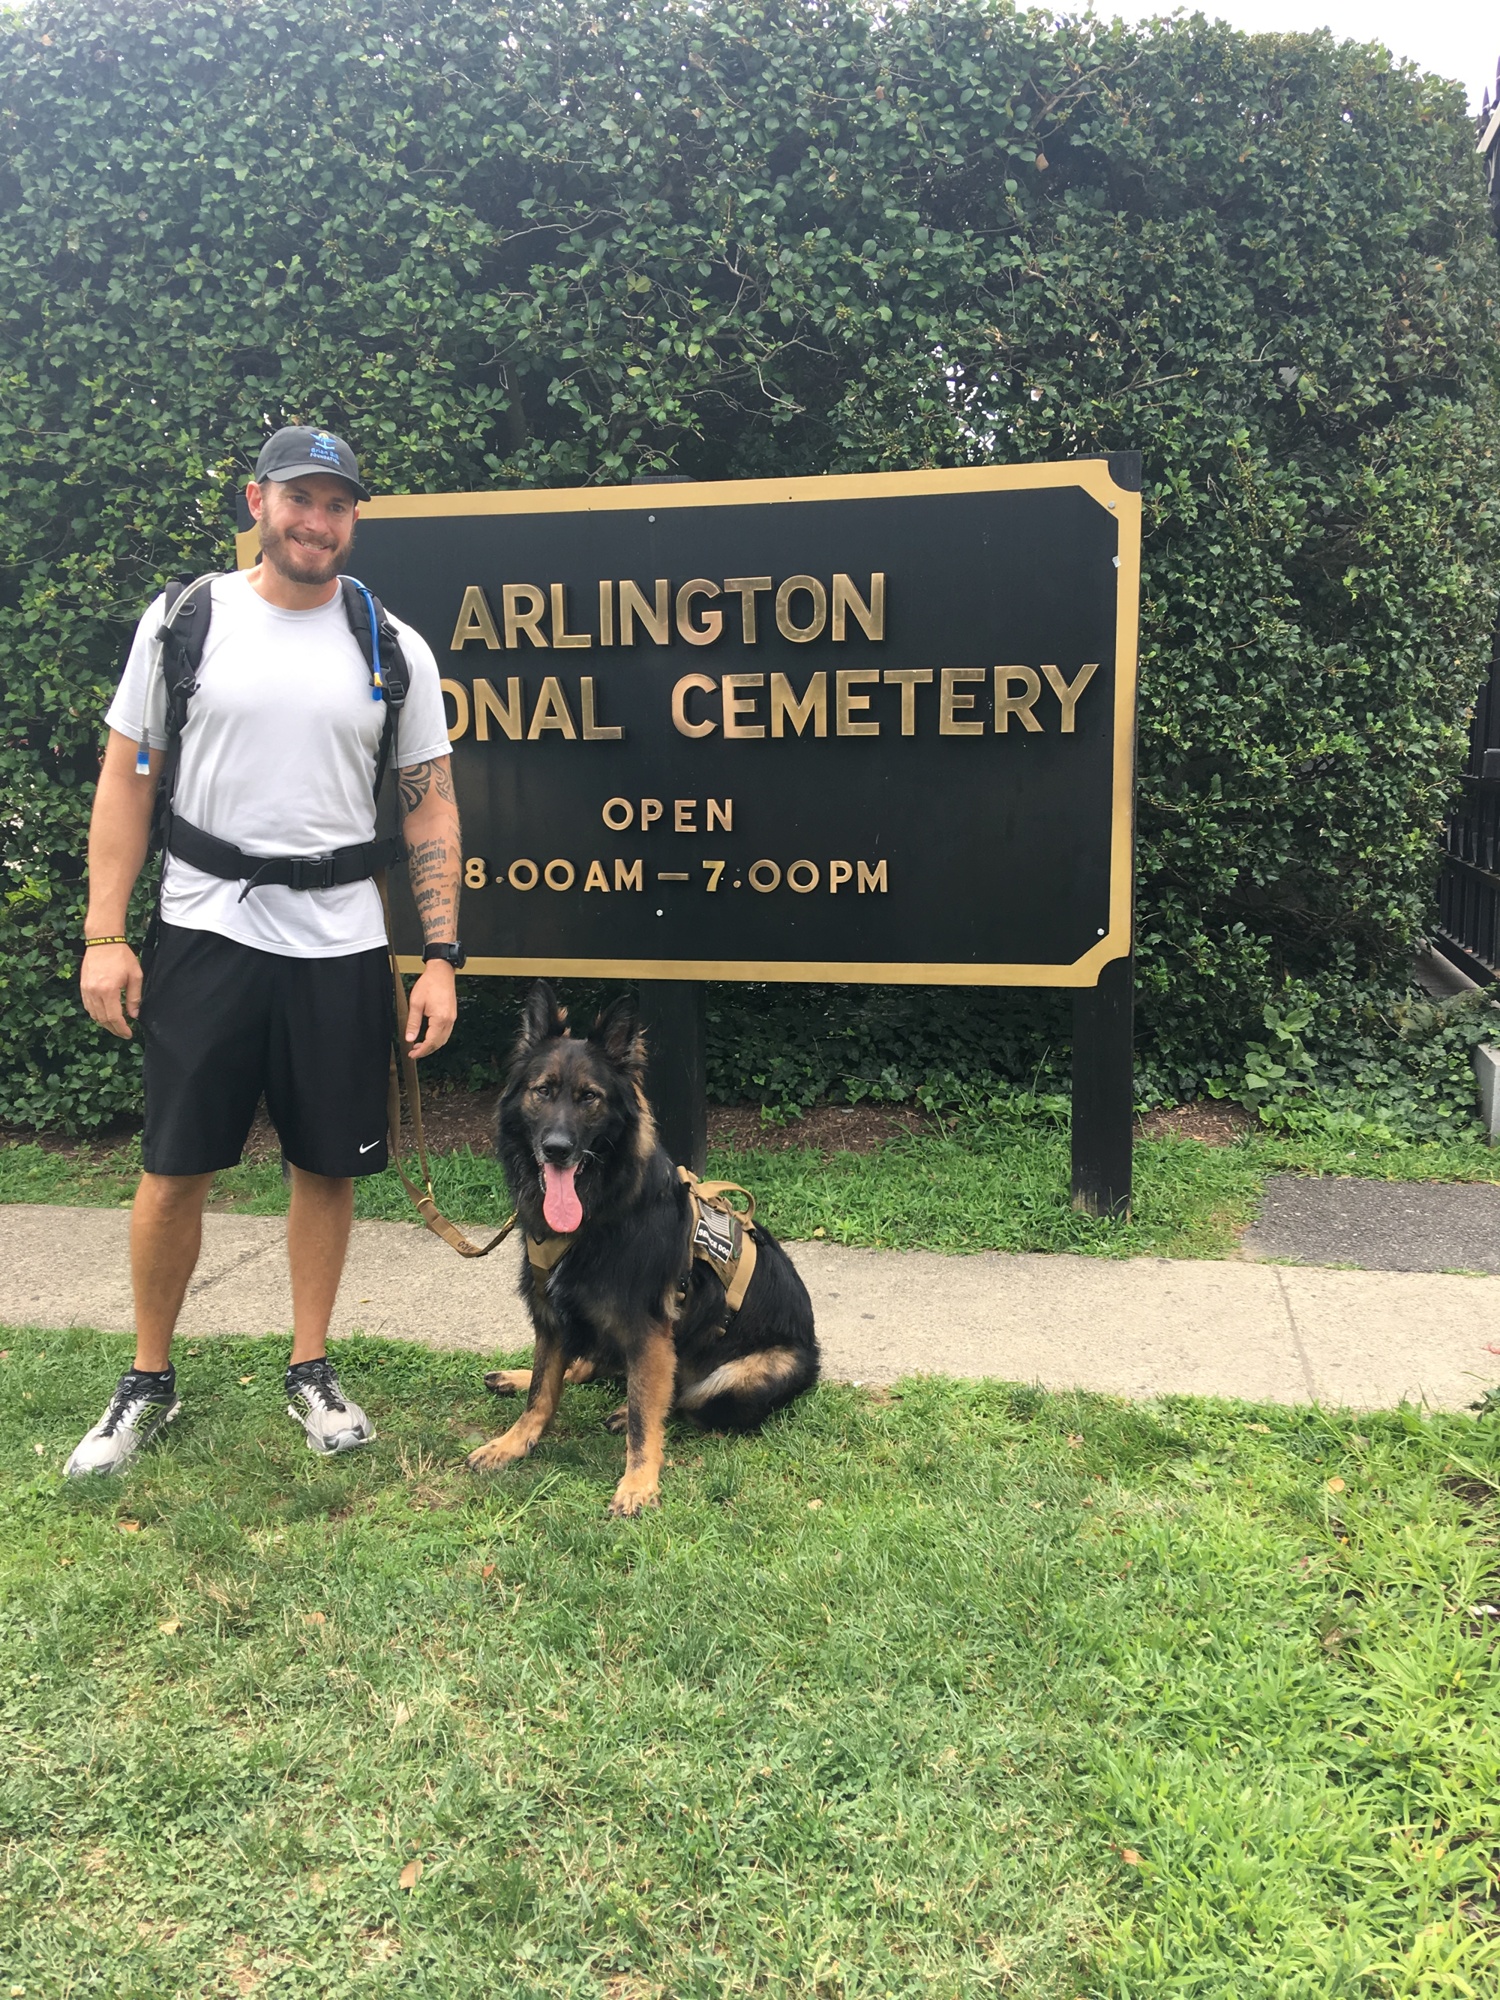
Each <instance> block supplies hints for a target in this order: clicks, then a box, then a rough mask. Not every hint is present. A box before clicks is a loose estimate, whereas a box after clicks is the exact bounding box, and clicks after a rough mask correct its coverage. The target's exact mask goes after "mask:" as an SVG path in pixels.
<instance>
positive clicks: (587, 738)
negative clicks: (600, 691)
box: [578, 674, 625, 743]
mask: <svg viewBox="0 0 1500 2000" xmlns="http://www.w3.org/2000/svg"><path fill="white" fill-rule="evenodd" d="M578 706H579V708H580V709H581V710H582V711H583V740H584V742H585V743H618V742H619V740H620V738H621V737H622V736H623V735H624V734H625V731H624V730H623V729H622V728H621V727H620V725H619V723H618V722H609V723H604V722H600V721H599V719H598V718H597V716H596V715H595V713H594V676H593V675H592V674H581V675H580V676H579V680H578Z"/></svg>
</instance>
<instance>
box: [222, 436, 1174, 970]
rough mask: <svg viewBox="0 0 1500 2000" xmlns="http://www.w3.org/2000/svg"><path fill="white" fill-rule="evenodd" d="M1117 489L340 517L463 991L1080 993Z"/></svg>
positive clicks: (1133, 481) (375, 512) (995, 479)
mask: <svg viewBox="0 0 1500 2000" xmlns="http://www.w3.org/2000/svg"><path fill="white" fill-rule="evenodd" d="M1136 464H1137V461H1136V460H1135V459H1134V457H1133V456H1132V455H1129V454H1122V455H1119V456H1117V457H1116V458H1115V459H1114V460H1112V461H1106V460H1103V459H1091V460H1081V461H1077V462H1074V463H1070V464H1063V465H1036V466H1004V467H984V468H978V469H967V470H956V471H937V472H916V473H889V474H887V473H878V474H869V475H858V476H851V477H836V478H824V479H796V480H779V479H778V480H771V479H766V480H747V481H738V482H724V483H720V484H704V485H695V484H687V483H682V484H666V485H644V486H630V487H598V488H596V487H584V488H575V489H571V490H566V491H555V490H551V491H536V490H528V491H521V492H507V493H471V494H432V495H408V496H404V497H396V498H388V499H377V500H375V501H372V502H369V503H367V504H366V505H365V506H364V507H363V508H362V510H361V516H360V525H359V533H358V540H357V544H356V555H355V568H356V570H357V573H358V574H359V575H360V576H361V577H362V578H363V579H364V581H365V582H366V583H368V584H369V586H370V587H371V588H372V589H373V590H374V591H376V592H377V594H378V595H379V596H380V597H381V598H383V599H384V601H385V602H386V604H387V605H388V606H389V607H390V608H391V610H393V611H394V612H396V613H397V614H398V615H399V616H400V617H402V618H404V619H405V620H407V621H408V623H410V624H412V625H415V626H416V627H417V629H418V630H419V631H421V632H422V633H423V635H424V636H425V637H426V639H427V640H428V643H429V644H430V645H431V646H432V649H433V651H434V653H435V654H436V656H437V659H438V663H439V670H440V672H441V673H442V675H443V685H444V692H445V695H446V699H447V706H448V718H449V734H450V737H451V740H452V751H453V770H454V779H455V787H456V790H457V794H458V800H459V806H460V810H461V812H462V815H463V826H464V852H465V863H464V884H465V890H464V898H463V917H462V929H463V936H464V941H465V946H466V948H467V950H468V952H469V969H470V970H471V971H479V972H491V973H505V974H549V975H553V976H563V977H566V976H569V975H574V976H578V975H590V976H597V977H610V978H645V979H694V980H699V979H763V980H830V981H872V982H877V981H878V982H885V983H921V984H927V983H949V984H957V985H970V984H972V985H1024V986H1071V987H1091V986H1093V985H1094V984H1095V982H1096V981H1097V980H1098V978H1099V975H1100V972H1101V969H1102V968H1103V967H1104V966H1106V965H1108V964H1110V963H1111V962H1113V961H1115V960H1119V959H1123V958H1126V957H1127V956H1128V955H1129V953H1130V950H1131V843H1132V809H1131V791H1132V774H1133V749H1134V730H1135V690H1136V623H1137V601H1138V587H1139V574H1140V494H1139V491H1138V487H1139V476H1138V472H1136ZM253 549H254V543H253V539H252V538H251V537H246V538H245V545H244V547H243V548H242V558H243V559H250V560H253ZM397 909H398V918H397V921H398V925H399V933H398V941H399V943H400V944H401V946H402V947H403V949H404V950H407V951H410V952H413V953H414V952H415V951H416V950H417V948H418V929H417V925H416V920H415V916H414V914H413V912H412V910H411V907H410V903H409V901H408V900H407V899H406V898H405V896H404V892H403V893H402V895H401V897H400V900H399V901H398V905H397Z"/></svg>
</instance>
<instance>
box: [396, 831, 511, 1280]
mask: <svg viewBox="0 0 1500 2000" xmlns="http://www.w3.org/2000/svg"><path fill="white" fill-rule="evenodd" d="M375 884H376V887H377V888H378V889H379V891H380V907H381V909H382V911H383V912H384V914H385V941H386V949H387V951H388V953H389V955H390V961H391V988H392V992H393V994H394V996H395V1003H396V1005H395V1023H396V1028H395V1034H394V1036H393V1037H392V1042H391V1075H390V1083H389V1086H388V1088H387V1091H386V1120H387V1123H388V1124H389V1126H390V1141H389V1144H390V1155H391V1165H392V1166H393V1167H394V1168H395V1169H396V1173H397V1176H398V1177H399V1179H400V1182H401V1185H402V1187H404V1188H405V1189H406V1192H407V1196H408V1198H409V1200H410V1201H411V1204H412V1206H413V1208H415V1209H416V1211H417V1213H418V1215H420V1216H421V1218H422V1220H423V1222H424V1223H425V1224H426V1225H427V1227H428V1228H429V1229H430V1230H431V1231H432V1233H433V1235H434V1236H441V1237H442V1239H443V1241H444V1242H445V1243H446V1244H447V1245H448V1248H449V1249H450V1250H456V1251H457V1252H458V1254H459V1256H460V1257H488V1256H489V1254H490V1252H491V1251H492V1250H498V1249H499V1247H500V1245H501V1244H502V1243H503V1242H504V1241H505V1239H506V1237H507V1236H509V1235H510V1233H511V1231H512V1230H513V1229H514V1228H515V1226H516V1217H515V1212H514V1211H512V1212H511V1214H510V1216H509V1217H508V1218H507V1219H506V1221H504V1222H503V1223H502V1224H501V1225H500V1227H499V1228H498V1229H497V1230H496V1231H495V1234H494V1235H493V1236H492V1237H491V1238H490V1240H489V1242H488V1243H476V1242H475V1241H474V1240H473V1238H472V1237H470V1236H466V1235H465V1234H464V1232H463V1231H462V1230H461V1229H460V1228H459V1226H458V1224H457V1223H456V1222H450V1221H449V1220H448V1218H447V1216H446V1215H444V1214H443V1212H442V1210H441V1209H440V1208H439V1207H438V1205H437V1196H436V1195H435V1194H434V1193H433V1191H432V1168H431V1166H430V1165H429V1164H428V1159H427V1139H426V1135H425V1133H424V1132H423V1130H422V1085H421V1081H420V1079H419V1077H418V1075H417V1065H416V1063H415V1062H414V1061H413V1059H412V1055H411V1052H410V1050H409V1049H408V1048H407V1046H406V1022H407V1016H408V1012H409V1010H408V1008H407V1004H406V986H405V983H404V981H403V980H402V977H401V973H400V970H399V968H398V967H397V964H396V948H395V946H394V945H393V944H392V943H391V899H390V893H389V890H388V888H387V886H386V877H385V871H384V870H383V869H382V870H381V872H380V873H379V874H378V875H377V876H376V877H375ZM403 1098H404V1099H405V1102H406V1105H407V1106H409V1107H410V1114H411V1131H412V1142H413V1144H414V1146H415V1148H416V1154H417V1170H418V1172H419V1173H420V1174H421V1176H422V1185H421V1187H420V1188H419V1187H417V1186H416V1184H415V1183H414V1182H413V1181H412V1179H411V1177H410V1175H409V1174H408V1173H407V1171H406V1169H405V1167H403V1166H402V1164H401V1130H402V1100H403Z"/></svg>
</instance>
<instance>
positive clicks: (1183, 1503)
mask: <svg viewBox="0 0 1500 2000" xmlns="http://www.w3.org/2000/svg"><path fill="white" fill-rule="evenodd" d="M3 1347H4V1354H3V1359H0V1430H3V1444H0V1504H3V1511H4V1516H5V1520H4V1535H3V1541H0V1565H3V1574H4V1587H3V1597H0V1653H3V1663H0V1703H3V1728H4V1736H5V1742H4V1752H5V1754H4V1756H3V1758H0V1839H3V1849H0V1867H3V1888H0V1967H3V1972H0V1979H3V1980H4V1981H5V1983H6V1984H8V1985H9V1988H10V1991H11V1992H12V1993H13V1994H16V1995H25V1996H29V2000H38V1996H43V1995H46V1996H49V2000H50V1996H59V2000H61V1996H68V2000H72V1996H83V1995H89V1996H95V1995H97V1996H109V2000H126V1996H129V2000H163V1996H199V1995H203V1996H208V1995H213V1996H219V1995H225V1996H230V1995H246V1994H262V1995H265V1996H267V2000H272V1996H294V1995H295V1996H321V1995H328V1996H339V2000H344V1996H359V2000H364V1996H383V1995H397V1994H400V1995H403V1996H405V1995H429V1996H433V2000H467V1996H471V1995H472V1996H475V2000H478V1996H481V1995H483V1996H495V1995H501V1996H506V2000H510V1996H516V2000H533V1996H536V2000H542V1996H547V2000H551V1996H570V2000H571V1996H579V2000H647V1996H660V2000H696V1996H702V1997H703V2000H710V1996H712V2000H720V1996H737V1995H764V1996H784V2000H805V1996H820V1997H822V2000H835V1996H836V2000H875V1997H876V1996H888V1995H890V1996H903V2000H905V1996H911V2000H918V1996H921V2000H930V1996H939V2000H970V1996H975V1995H995V1996H1012V1995H1015V1996H1033V1997H1034V2000H1043V1996H1045V2000H1075V1996H1081V1995H1084V1996H1088V2000H1161V1996H1178V1995H1181V1996H1187V1995H1191V1996H1195V2000H1196V1997H1197V1996H1201V2000H1208V1996H1214V2000H1262V1996H1263V2000H1338V1996H1344V1995H1348V1996H1353V1995H1359V1996H1395V1995H1412V1996H1415V1995H1419V1994H1420V1995H1429V1994H1452V1995H1470V1996H1475V2000H1483V1996H1492V1995H1493V1994H1494V1993H1495V1992H1496V1991H1497V1990H1500V1728H1497V1725H1500V1699H1497V1675H1496V1651H1495V1634H1496V1632H1497V1630H1500V1615H1497V1614H1496V1613H1495V1611H1494V1610H1492V1609H1491V1608H1487V1607H1493V1606H1495V1605H1496V1604H1497V1603H1500V1575H1497V1572H1500V1553H1497V1544H1500V1504H1497V1496H1500V1426H1497V1424H1496V1422H1495V1421H1494V1420H1492V1419H1488V1418H1486V1419H1471V1418H1461V1417H1436V1418H1431V1419H1428V1418H1424V1417H1422V1416H1420V1415H1418V1414H1417V1413H1416V1412H1413V1411H1409V1410H1408V1411H1402V1412H1397V1413H1392V1414H1384V1415H1369V1416H1363V1417H1360V1418H1358V1419H1349V1418H1346V1417H1340V1416H1329V1415H1327V1414H1325V1413H1320V1412H1317V1411H1314V1410H1310V1409H1279V1408H1277V1409H1259V1410H1257V1409H1252V1408H1249V1407H1243V1406H1234V1405H1227V1404H1220V1405H1211V1404H1203V1403H1191V1402H1187V1401H1173V1402H1170V1403H1166V1402H1164V1403H1162V1404H1159V1405H1155V1406H1151V1407H1144V1406H1135V1407H1131V1406H1127V1405H1124V1404H1119V1403H1114V1402H1110V1401H1108V1400H1105V1399H1101V1398H1089V1397H1082V1396H1049V1395H1045V1394H1043V1393H1041V1392H1038V1391H1034V1390H1030V1389H1021V1388H1015V1387H1007V1386H1005V1385H1003V1384H976V1383H965V1384H954V1383H945V1382H940V1381H922V1382H914V1383H911V1384H908V1385H906V1386H905V1387H904V1389H902V1390H898V1391H897V1392H896V1393H895V1394H894V1395H892V1396H890V1397H888V1398H887V1397H886V1396H884V1395H882V1396H880V1397H878V1398H877V1397H872V1396H869V1395H866V1394H864V1393H862V1392H860V1391H858V1390H855V1389H852V1388H828V1389H823V1390H821V1391H819V1392H818V1393H817V1394H815V1395H814V1396H813V1397H811V1398H809V1399H807V1400H806V1401H804V1402H803V1403H802V1404H801V1405H799V1406H797V1407H796V1408H795V1409H794V1410H793V1411H792V1412H790V1413H788V1414H787V1415H786V1416H784V1417H783V1418H781V1419H778V1420H777V1421H776V1422H774V1423H773V1424H772V1425H771V1426H770V1427H769V1428H768V1430H767V1431H766V1432H765V1433H764V1434H763V1435H762V1436H760V1437H758V1438H755V1439H751V1440H737V1441H731V1440H725V1439H719V1438H705V1437H701V1436H699V1435H697V1434H695V1433H692V1432H686V1431H684V1432H681V1433H677V1434H675V1435H674V1438H673V1442H672V1446H671V1457H672V1460H673V1461H674V1463H673V1464H672V1466H671V1469H670V1471H669V1474H668V1480H667V1487H666V1496H665V1502H664V1505H663V1507H662V1509H661V1511H660V1513H658V1514H654V1515H651V1516H647V1517H645V1518H643V1519H642V1520H640V1521H639V1522H635V1523H620V1522H613V1521H610V1520H608V1519H606V1517H605V1513H604V1507H605V1502H606V1500H607V1499H608V1496H609V1493H610V1490H611V1488H612V1485H613V1481H614V1478H615V1475H616V1471H617V1465H618V1460H619V1456H620V1450H621V1447H620V1444H619V1442H618V1441H617V1440H615V1439H611V1438H608V1437H606V1436H605V1435H604V1434H603V1432H602V1431H601V1429H600V1419H601V1418H602V1416H603V1414H604V1412H605V1411H606V1409H607V1408H608V1406H609V1402H610V1397H609V1394H608V1392H607V1391H606V1390H604V1389H599V1390H573V1391H570V1392H569V1395H568V1397H567V1398H566V1399H565V1402H564V1410H563V1417H562V1420H561V1423H560V1426H559V1430H558V1434H557V1436H556V1438H555V1440H554V1441H552V1442H549V1443H548V1444H547V1445H546V1446H544V1447H543V1449H542V1450H541V1452H540V1453H539V1454H538V1455H537V1457H536V1458H535V1459H534V1460H532V1461H531V1462H530V1463H529V1464H528V1465H527V1466H526V1467H525V1468H524V1469H522V1470H521V1471H519V1472H518V1473H516V1474H513V1475H510V1476H507V1477H504V1478H502V1479H499V1480H491V1481H486V1480H480V1479H477V1478H475V1477H474V1476H473V1475H470V1474H468V1473H467V1472H466V1471H465V1470H464V1469H463V1467H462V1463H461V1460H462V1454H463V1452H464V1450H465V1449H466V1447H467V1445H468V1443H469V1441H470V1440H471V1439H472V1438H475V1437H477V1436H479V1435H481V1434H483V1432H484V1431H485V1430H486V1429H487V1428H488V1427H490V1426H491V1425H492V1423H493V1419H494V1416H495V1411H494V1408H493V1405H491V1404H489V1403H488V1401H487V1399H486V1398H485V1396H484V1394H483V1391H482V1390H481V1389H480V1388H479V1386H478V1366H477V1364H476V1361H475V1359H474V1357H472V1356H468V1355H456V1354H441V1353H439V1354H434V1353H428V1352H425V1351H422V1350H418V1349H414V1348H402V1347H398V1346H391V1345H383V1344H379V1343H375V1342H363V1341H350V1342H346V1343H343V1344H342V1345H341V1349H340V1363H341V1367H342V1369H343V1371H344V1375H345V1379H346V1381H348V1382H349V1384H350V1385H351V1387H352V1388H353V1390H354V1392H355V1393H356V1394H357V1395H358V1396H359V1397H360V1399H361V1400H362V1401H363V1402H365V1403H366V1404H367V1405H368V1406H369V1407H370V1409H371V1410H372V1412H373V1413H374V1414H375V1416H376V1418H377V1421H378V1423H379V1426H380V1432H381V1436H380V1441H379V1443H378V1445H377V1446H376V1447H375V1448H374V1449H373V1450H372V1451H370V1452H368V1453H366V1454H363V1455H361V1456H358V1457H356V1458H354V1459H351V1460H345V1461H336V1462H333V1463H327V1462H324V1461H321V1460H314V1459H313V1458H312V1457H311V1456H310V1455H309V1454H308V1453H307V1452H306V1451H305V1449H303V1446H302V1442H301V1438H300V1434H298V1433H297V1432H296V1431H294V1429H293V1427H292V1426H291V1425H290V1424H289V1423H288V1422H287V1420H286V1418H285V1416H284V1415H283V1414H282V1411H281V1406H280V1402H279V1399H278V1394H277V1389H278V1380H279V1373H280V1366H281V1359H282V1356H281V1349H280V1345H279V1344H278V1343H274V1342H273V1343H257V1342H238V1341H236V1342H230V1341H211V1340H204V1341H200V1342H196V1343H194V1344H193V1346H192V1347H191V1348H185V1349H184V1350H183V1351H182V1352H181V1354H180V1355H179V1365H180V1374H181V1383H182V1388H183V1391H184V1395H185V1397H186V1404H185V1408H184V1413H183V1415H182V1417H181V1418H180V1420H179V1422H178V1423H177V1425H176V1426H175V1427H174V1431H173V1433H172V1435H171V1436H170V1438H169V1441H168V1442H167V1443H166V1444H165V1446H164V1447H162V1448H161V1449H160V1450H158V1451H157V1452H156V1453H154V1454H153V1455H151V1456H150V1457H149V1458H148V1459H147V1460H146V1461H145V1462H144V1463H142V1464H141V1465H140V1466H139V1467H138V1469H137V1470H136V1471H135V1472H134V1473H133V1474H132V1475H131V1476H130V1477H129V1478H128V1479H127V1480H126V1481H125V1482H123V1483H118V1484H113V1483H105V1482H97V1483H92V1484H89V1485H87V1486H82V1487H66V1486H64V1485H63V1483H62V1481H61V1480H60V1478H59V1476H58V1468H59V1466H60V1464H61V1462H62V1459H63V1456H64V1454H65V1453H66V1451H67V1449H68V1447H69V1446H70V1445H71V1443H72V1442H73V1440H74V1438H75V1437H76V1436H77V1434H78V1432H79V1431H80V1430H81V1429H82V1427H83V1426H84V1425H85V1424H86V1423H87V1422H88V1421H89V1419H90V1418H91V1417H92V1416H93V1415H94V1414H95V1413H96V1410H97V1406H98V1403H99V1400H100V1397H101V1395H102V1394H103V1391H104V1388H105V1386H106V1384H107V1382H108V1381H109V1379H110V1378H111V1376H112V1374H113V1371H114V1370H115V1368H116V1367H117V1366H119V1365H120V1364H121V1362H122V1361H123V1359H124V1357H125V1347H124V1343H123V1342H121V1341H119V1340H116V1339H112V1338H106V1337H104V1336H99V1335H91V1334H87V1333H76V1334H58V1333H26V1332H21V1331H12V1332H10V1333H9V1334H8V1335H5V1336H4V1337H3ZM3 1991H4V1987H3V1986H0V1992H3Z"/></svg>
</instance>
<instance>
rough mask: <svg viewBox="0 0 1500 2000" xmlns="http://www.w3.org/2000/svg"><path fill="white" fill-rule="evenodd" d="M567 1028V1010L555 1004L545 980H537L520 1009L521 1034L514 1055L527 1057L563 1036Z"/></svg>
mask: <svg viewBox="0 0 1500 2000" xmlns="http://www.w3.org/2000/svg"><path fill="white" fill-rule="evenodd" d="M567 1026H568V1010H567V1008H566V1007H560V1006H559V1005H558V1004H557V995H556V994H555V993H554V992H553V991H552V988H551V987H550V986H549V985H548V984H547V982H546V980H545V979H539V980H538V981H537V983H536V985H535V986H533V987H532V989H531V991H530V992H529V993H528V994H527V995H526V999H525V1003H524V1004H523V1006H522V1008H521V1033H520V1035H519V1037H518V1038H517V1041H516V1050H515V1052H516V1055H517V1056H529V1055H530V1054H531V1052H532V1050H533V1049H536V1048H539V1047H540V1046H541V1044H542V1043H543V1042H550V1041H552V1040H553V1039H554V1037H556V1036H558V1035H561V1034H565V1033H566V1032H567Z"/></svg>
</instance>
